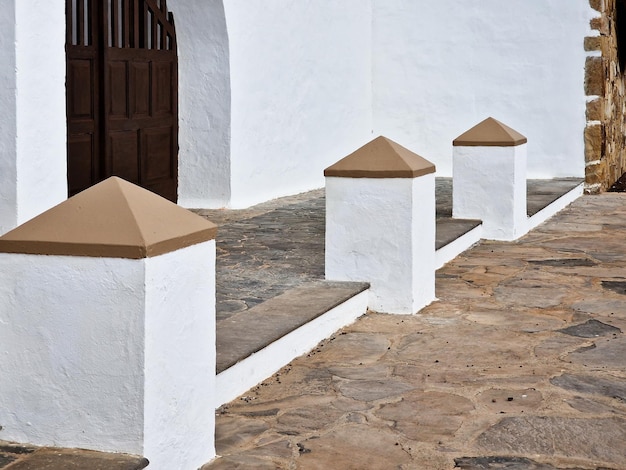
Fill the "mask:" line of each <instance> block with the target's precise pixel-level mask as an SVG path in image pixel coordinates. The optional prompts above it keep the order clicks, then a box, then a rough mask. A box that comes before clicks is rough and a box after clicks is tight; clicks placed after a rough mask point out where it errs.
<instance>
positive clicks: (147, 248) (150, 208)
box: [0, 177, 217, 259]
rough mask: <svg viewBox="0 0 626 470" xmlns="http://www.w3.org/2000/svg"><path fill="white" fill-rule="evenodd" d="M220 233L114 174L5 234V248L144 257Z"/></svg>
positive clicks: (0, 245)
mask: <svg viewBox="0 0 626 470" xmlns="http://www.w3.org/2000/svg"><path fill="white" fill-rule="evenodd" d="M216 233H217V226H216V225H215V224H214V223H212V222H209V221H208V220H206V219H203V218H202V217H200V216H198V215H196V214H194V213H192V212H190V211H188V210H186V209H183V208H182V207H180V206H177V205H176V204H174V203H172V202H170V201H167V200H166V199H163V198H162V197H161V196H158V195H156V194H154V193H152V192H150V191H148V190H146V189H143V188H140V187H139V186H135V185H134V184H131V183H129V182H127V181H124V180H123V179H121V178H117V177H111V178H109V179H107V180H105V181H103V182H101V183H99V184H97V185H95V186H92V187H91V188H89V189H86V190H85V191H83V192H81V193H79V194H77V195H76V196H74V197H72V198H70V199H68V200H67V201H65V202H62V203H61V204H59V205H57V206H55V207H53V208H52V209H50V210H48V211H46V212H44V213H43V214H40V215H39V216H37V217H35V218H34V219H32V220H30V221H28V222H26V223H25V224H23V225H20V226H19V227H17V228H16V229H14V230H12V231H10V232H8V233H6V234H5V235H3V236H2V237H0V252H4V253H28V254H44V255H68V256H91V257H106V258H134V259H140V258H148V257H151V256H157V255H161V254H164V253H169V252H171V251H175V250H178V249H180V248H184V247H187V246H190V245H195V244H197V243H202V242H205V241H208V240H212V239H214V238H215V235H216Z"/></svg>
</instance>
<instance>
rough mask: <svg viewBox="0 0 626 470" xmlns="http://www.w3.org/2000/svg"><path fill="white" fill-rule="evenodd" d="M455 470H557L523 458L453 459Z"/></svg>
mask: <svg viewBox="0 0 626 470" xmlns="http://www.w3.org/2000/svg"><path fill="white" fill-rule="evenodd" d="M454 463H455V464H456V466H455V468H461V469H463V470H491V469H494V470H496V469H498V470H500V469H507V470H558V469H557V468H556V467H553V466H552V465H546V464H541V463H537V462H535V461H534V460H530V459H527V458H524V457H462V458H460V459H454Z"/></svg>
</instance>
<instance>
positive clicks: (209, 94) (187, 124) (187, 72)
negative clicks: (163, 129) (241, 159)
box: [168, 0, 231, 207]
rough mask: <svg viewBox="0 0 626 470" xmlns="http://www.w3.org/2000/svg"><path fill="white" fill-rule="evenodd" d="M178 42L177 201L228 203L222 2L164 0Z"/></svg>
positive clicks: (184, 203)
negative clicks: (166, 2) (166, 0)
mask: <svg viewBox="0 0 626 470" xmlns="http://www.w3.org/2000/svg"><path fill="white" fill-rule="evenodd" d="M168 8H169V9H170V11H172V13H173V14H174V21H175V22H176V38H177V40H178V69H179V71H178V77H179V92H178V94H179V124H180V131H179V146H180V150H179V158H178V166H179V168H178V177H179V181H178V202H179V204H180V205H182V206H185V207H223V206H226V205H228V204H229V201H230V112H231V107H230V68H229V53H228V34H227V31H226V18H225V16H224V5H223V1H222V0H170V1H169V2H168Z"/></svg>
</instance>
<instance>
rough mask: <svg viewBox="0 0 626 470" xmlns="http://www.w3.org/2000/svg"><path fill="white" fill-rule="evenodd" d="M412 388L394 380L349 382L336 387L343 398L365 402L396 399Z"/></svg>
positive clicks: (412, 387)
mask: <svg viewBox="0 0 626 470" xmlns="http://www.w3.org/2000/svg"><path fill="white" fill-rule="evenodd" d="M414 388H415V386H413V385H411V384H408V383H406V382H402V381H400V380H396V379H384V380H350V381H345V382H341V383H340V384H339V385H338V389H339V391H340V392H341V394H342V395H343V396H344V397H347V398H353V399H355V400H359V401H365V402H370V401H375V400H381V399H383V398H389V397H397V396H400V395H402V394H404V393H406V392H408V391H409V390H413V389H414Z"/></svg>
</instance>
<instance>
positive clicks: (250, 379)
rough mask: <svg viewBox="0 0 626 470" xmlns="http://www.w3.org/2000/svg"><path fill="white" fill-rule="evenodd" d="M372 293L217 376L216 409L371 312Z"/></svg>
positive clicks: (329, 312) (347, 303)
mask: <svg viewBox="0 0 626 470" xmlns="http://www.w3.org/2000/svg"><path fill="white" fill-rule="evenodd" d="M367 301H368V291H367V290H365V291H363V292H360V293H359V294H357V295H355V296H354V297H352V298H351V299H349V300H347V301H345V302H344V303H342V304H340V305H338V306H337V307H335V308H333V309H331V310H329V311H328V312H326V313H325V314H323V315H321V316H319V317H318V318H316V319H315V320H313V321H310V322H309V323H307V324H306V325H302V326H301V327H300V328H297V329H295V330H294V331H292V332H291V333H289V334H287V335H285V336H283V337H282V338H280V339H279V340H277V341H275V342H273V343H272V344H270V345H269V346H267V347H265V348H264V349H262V350H261V351H259V352H257V353H255V354H253V355H251V356H249V357H248V358H246V359H244V360H243V361H241V362H238V363H237V364H235V365H234V366H232V367H230V368H228V369H226V370H225V371H223V372H221V373H220V374H218V375H217V380H216V401H215V403H216V407H218V406H221V405H223V404H224V403H228V402H229V401H232V400H234V399H235V398H237V397H238V396H239V395H241V394H242V393H245V392H246V391H247V390H249V389H251V388H252V387H254V386H255V385H257V384H258V383H260V382H262V381H263V380H265V379H266V378H268V377H269V376H271V375H272V374H273V373H275V372H276V371H278V370H279V369H280V368H281V367H283V366H285V365H287V364H288V363H289V362H291V360H293V359H294V358H296V357H298V356H300V355H302V354H304V353H307V352H308V351H310V350H311V349H313V348H314V347H315V346H316V345H317V344H318V343H319V342H320V341H321V340H323V339H325V338H328V337H329V336H331V335H332V334H333V333H334V332H335V331H337V330H339V329H341V328H343V327H344V326H347V325H349V324H350V323H353V322H354V321H355V320H356V319H357V318H358V317H360V316H361V315H363V314H364V313H365V312H366V311H367Z"/></svg>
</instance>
